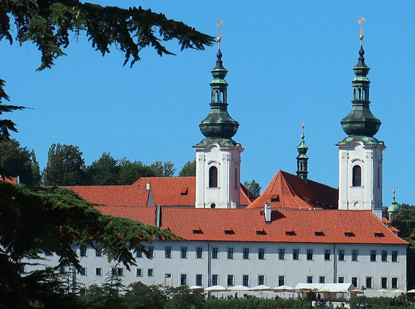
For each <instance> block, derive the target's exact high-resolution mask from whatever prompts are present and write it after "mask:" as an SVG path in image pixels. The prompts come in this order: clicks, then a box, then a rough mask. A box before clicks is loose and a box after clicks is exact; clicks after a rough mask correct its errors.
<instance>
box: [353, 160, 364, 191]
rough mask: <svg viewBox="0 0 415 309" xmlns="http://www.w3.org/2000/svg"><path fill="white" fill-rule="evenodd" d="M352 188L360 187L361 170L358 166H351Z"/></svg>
mask: <svg viewBox="0 0 415 309" xmlns="http://www.w3.org/2000/svg"><path fill="white" fill-rule="evenodd" d="M352 185H353V187H360V186H361V185H362V168H361V167H360V166H359V165H355V166H353V184H352Z"/></svg>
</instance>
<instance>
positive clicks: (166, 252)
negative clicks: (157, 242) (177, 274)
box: [164, 247, 171, 259]
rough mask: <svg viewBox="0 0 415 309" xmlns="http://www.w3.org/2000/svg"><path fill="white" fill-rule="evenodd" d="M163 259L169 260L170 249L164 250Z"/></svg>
mask: <svg viewBox="0 0 415 309" xmlns="http://www.w3.org/2000/svg"><path fill="white" fill-rule="evenodd" d="M164 257H165V258H166V259H171V247H165V248H164Z"/></svg>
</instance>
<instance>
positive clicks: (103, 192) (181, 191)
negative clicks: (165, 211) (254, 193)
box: [66, 177, 251, 207]
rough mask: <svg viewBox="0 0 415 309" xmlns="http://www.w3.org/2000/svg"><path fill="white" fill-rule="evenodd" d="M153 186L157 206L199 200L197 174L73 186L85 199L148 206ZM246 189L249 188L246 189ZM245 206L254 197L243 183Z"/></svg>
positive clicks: (242, 190) (100, 202)
mask: <svg viewBox="0 0 415 309" xmlns="http://www.w3.org/2000/svg"><path fill="white" fill-rule="evenodd" d="M147 183H149V184H150V186H151V192H152V196H153V199H154V205H162V206H186V207H194V205H195V201H196V177H143V178H140V179H138V180H137V181H136V182H134V183H133V184H132V185H130V186H72V187H66V188H68V189H71V190H73V191H75V192H77V193H78V194H79V195H80V196H81V197H82V198H84V199H85V200H87V201H89V202H92V203H97V204H103V205H108V206H138V207H146V206H148V199H149V191H147ZM245 190H246V189H245ZM240 199H241V202H240V203H241V205H242V206H247V205H249V204H250V203H251V199H250V198H249V197H248V195H247V194H246V193H245V192H244V187H243V186H242V185H241V190H240Z"/></svg>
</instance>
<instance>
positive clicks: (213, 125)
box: [199, 21, 239, 139]
mask: <svg viewBox="0 0 415 309" xmlns="http://www.w3.org/2000/svg"><path fill="white" fill-rule="evenodd" d="M217 25H218V26H219V31H218V37H217V41H218V43H219V50H218V53H217V54H216V57H217V60H216V66H215V67H214V68H213V69H212V70H211V73H212V76H213V81H212V82H211V83H210V88H211V101H210V112H209V115H208V116H207V117H206V118H205V119H204V120H202V121H201V122H200V123H199V127H200V131H202V134H203V135H204V136H206V137H207V138H223V139H231V138H232V136H234V135H235V134H236V132H237V131H238V127H239V123H238V122H237V121H235V120H233V119H232V118H231V116H229V114H228V102H227V100H228V99H227V90H228V83H227V82H226V80H225V77H226V74H227V73H228V70H226V69H225V68H224V66H223V62H222V51H221V49H220V43H221V41H222V37H221V32H220V26H221V25H222V21H218V23H217Z"/></svg>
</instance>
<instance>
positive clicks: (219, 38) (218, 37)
mask: <svg viewBox="0 0 415 309" xmlns="http://www.w3.org/2000/svg"><path fill="white" fill-rule="evenodd" d="M222 25H223V21H222V19H219V20H218V21H217V22H216V26H218V28H219V29H218V36H217V38H216V40H217V41H218V43H219V49H220V42H221V41H222V34H221V32H220V26H222Z"/></svg>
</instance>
